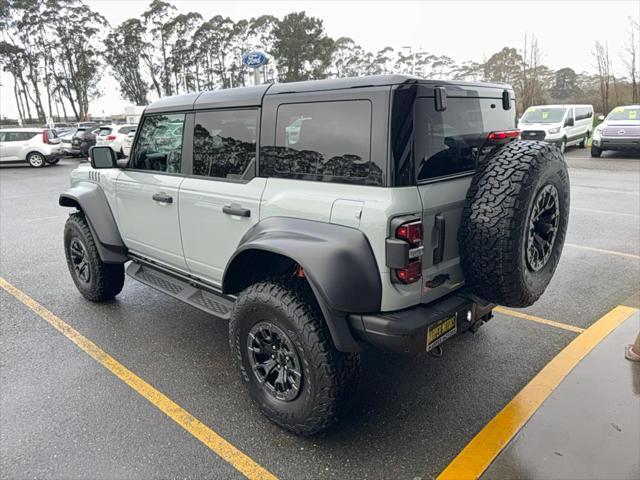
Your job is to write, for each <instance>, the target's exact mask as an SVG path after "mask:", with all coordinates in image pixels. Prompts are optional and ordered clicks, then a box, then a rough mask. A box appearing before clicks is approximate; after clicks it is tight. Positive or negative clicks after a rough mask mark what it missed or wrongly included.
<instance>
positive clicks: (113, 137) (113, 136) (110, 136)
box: [107, 135, 116, 141]
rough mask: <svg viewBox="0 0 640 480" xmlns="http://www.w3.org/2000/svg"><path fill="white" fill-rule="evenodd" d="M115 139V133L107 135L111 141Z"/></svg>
mask: <svg viewBox="0 0 640 480" xmlns="http://www.w3.org/2000/svg"><path fill="white" fill-rule="evenodd" d="M115 139H116V136H115V135H107V140H111V141H113V140H115Z"/></svg>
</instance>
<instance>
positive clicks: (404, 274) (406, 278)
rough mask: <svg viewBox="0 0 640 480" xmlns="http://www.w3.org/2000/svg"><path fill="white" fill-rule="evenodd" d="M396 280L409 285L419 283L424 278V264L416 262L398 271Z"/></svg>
mask: <svg viewBox="0 0 640 480" xmlns="http://www.w3.org/2000/svg"><path fill="white" fill-rule="evenodd" d="M396 278H397V279H398V281H400V282H401V283H405V284H409V283H414V282H417V281H418V280H420V279H421V278H422V262H421V261H420V260H416V261H414V262H411V263H409V265H408V266H407V267H406V268H400V269H397V270H396Z"/></svg>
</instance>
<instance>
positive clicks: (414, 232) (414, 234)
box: [396, 220, 422, 246]
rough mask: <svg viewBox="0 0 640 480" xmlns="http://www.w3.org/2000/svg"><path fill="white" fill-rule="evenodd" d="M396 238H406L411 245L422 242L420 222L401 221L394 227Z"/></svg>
mask: <svg viewBox="0 0 640 480" xmlns="http://www.w3.org/2000/svg"><path fill="white" fill-rule="evenodd" d="M396 238H400V239H401V240H406V241H407V242H409V243H410V244H411V245H413V246H417V245H420V244H421V243H422V222H421V221H419V220H418V221H416V222H408V223H403V224H402V225H400V226H399V227H398V228H396Z"/></svg>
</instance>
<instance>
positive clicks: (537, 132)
mask: <svg viewBox="0 0 640 480" xmlns="http://www.w3.org/2000/svg"><path fill="white" fill-rule="evenodd" d="M518 128H519V129H520V130H521V137H522V139H523V140H544V141H545V142H549V143H554V144H556V145H558V147H559V148H560V151H562V152H564V150H565V148H566V147H568V146H571V145H578V146H579V147H580V148H585V146H586V144H587V140H588V139H589V137H590V136H591V132H592V129H593V106H592V105H535V106H532V107H529V108H527V110H526V111H525V112H524V115H522V118H520V122H519V123H518Z"/></svg>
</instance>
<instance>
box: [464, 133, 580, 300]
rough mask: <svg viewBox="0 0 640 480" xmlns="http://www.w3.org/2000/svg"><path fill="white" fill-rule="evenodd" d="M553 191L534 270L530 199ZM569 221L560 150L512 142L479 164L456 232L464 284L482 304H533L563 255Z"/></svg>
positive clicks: (566, 178) (546, 144)
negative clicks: (545, 253) (550, 233)
mask: <svg viewBox="0 0 640 480" xmlns="http://www.w3.org/2000/svg"><path fill="white" fill-rule="evenodd" d="M548 185H552V186H553V187H555V189H556V191H557V202H556V204H557V205H558V210H559V212H558V213H559V218H558V222H557V228H556V234H555V237H554V240H553V243H551V247H550V248H549V252H550V253H549V257H548V259H547V260H546V263H545V264H544V266H542V267H541V268H540V269H539V270H537V271H534V270H532V269H531V268H530V266H529V263H528V262H529V261H528V260H527V251H526V246H527V245H528V243H527V242H528V240H527V239H528V236H529V231H530V221H531V215H532V211H533V208H534V207H533V204H534V200H535V199H536V198H538V197H537V196H538V192H542V189H543V188H546V187H547V186H548ZM568 219H569V176H568V173H567V166H566V163H565V161H564V157H563V155H562V154H561V153H560V150H559V149H558V148H556V147H554V146H552V145H549V144H548V143H545V142H536V141H517V142H512V143H510V144H507V145H505V146H504V147H502V148H499V149H496V150H495V151H494V152H492V153H491V154H490V155H488V156H487V157H486V158H485V159H484V160H483V161H481V162H480V164H479V165H478V169H477V171H476V173H475V175H474V177H473V180H472V182H471V186H470V188H469V190H468V192H467V198H466V203H465V207H464V210H463V215H462V224H461V226H460V229H459V233H458V240H459V248H460V257H461V266H462V270H463V272H464V275H465V279H466V283H467V285H468V286H469V287H470V288H471V289H472V291H473V293H475V294H476V295H477V296H479V297H481V298H483V299H484V300H486V301H488V302H491V303H497V304H500V305H505V306H509V307H526V306H528V305H531V304H533V303H534V302H535V301H536V300H537V299H538V298H539V297H540V296H541V295H542V293H543V292H544V291H545V289H546V287H547V285H548V284H549V282H550V281H551V278H552V276H553V273H554V272H555V269H556V266H557V264H558V261H559V259H560V254H561V253H562V247H563V245H564V239H565V235H566V230H567V222H568Z"/></svg>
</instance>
